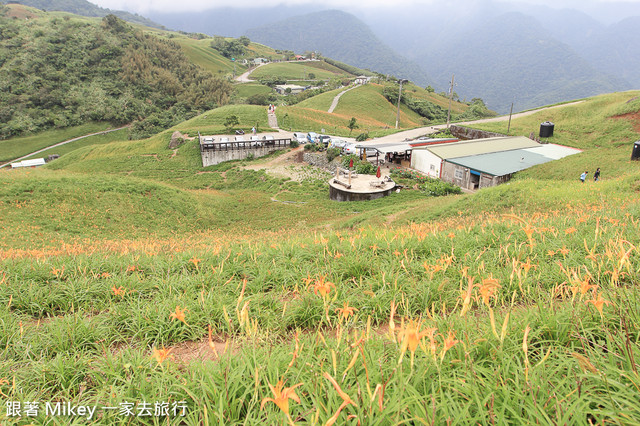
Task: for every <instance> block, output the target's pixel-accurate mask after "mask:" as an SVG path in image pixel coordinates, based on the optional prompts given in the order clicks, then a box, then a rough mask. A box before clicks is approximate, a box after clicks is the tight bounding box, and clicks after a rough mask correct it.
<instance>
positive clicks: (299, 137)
mask: <svg viewBox="0 0 640 426" xmlns="http://www.w3.org/2000/svg"><path fill="white" fill-rule="evenodd" d="M291 139H292V140H294V141H296V142H298V143H307V135H305V134H304V133H298V132H294V133H293V136H292V137H291Z"/></svg>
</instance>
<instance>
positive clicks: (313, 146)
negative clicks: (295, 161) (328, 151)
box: [304, 143, 318, 152]
mask: <svg viewBox="0 0 640 426" xmlns="http://www.w3.org/2000/svg"><path fill="white" fill-rule="evenodd" d="M304 150H305V151H309V152H316V151H317V150H318V144H315V143H308V144H306V145H305V146H304Z"/></svg>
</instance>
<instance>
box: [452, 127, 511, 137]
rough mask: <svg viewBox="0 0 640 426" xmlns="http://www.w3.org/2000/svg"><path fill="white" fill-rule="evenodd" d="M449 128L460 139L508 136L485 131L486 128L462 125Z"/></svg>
mask: <svg viewBox="0 0 640 426" xmlns="http://www.w3.org/2000/svg"><path fill="white" fill-rule="evenodd" d="M449 130H451V134H452V135H454V136H455V137H457V138H459V139H464V140H469V139H485V138H495V137H502V136H507V135H503V134H502V133H494V132H485V131H484V130H478V129H472V128H470V127H462V126H455V125H451V126H449Z"/></svg>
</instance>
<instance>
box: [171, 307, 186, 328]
mask: <svg viewBox="0 0 640 426" xmlns="http://www.w3.org/2000/svg"><path fill="white" fill-rule="evenodd" d="M186 312H187V310H186V309H180V306H176V311H175V312H172V313H171V315H169V318H171V321H173V320H174V319H177V320H178V321H182V322H183V323H185V324H186V325H189V324H187V321H186V320H185V315H184V314H185V313H186Z"/></svg>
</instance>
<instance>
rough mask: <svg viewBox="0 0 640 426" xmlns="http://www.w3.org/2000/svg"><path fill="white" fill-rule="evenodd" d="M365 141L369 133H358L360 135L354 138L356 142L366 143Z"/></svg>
mask: <svg viewBox="0 0 640 426" xmlns="http://www.w3.org/2000/svg"><path fill="white" fill-rule="evenodd" d="M367 139H369V133H360V134H359V135H358V136H357V137H356V140H357V141H358V142H364V141H366V140H367Z"/></svg>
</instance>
